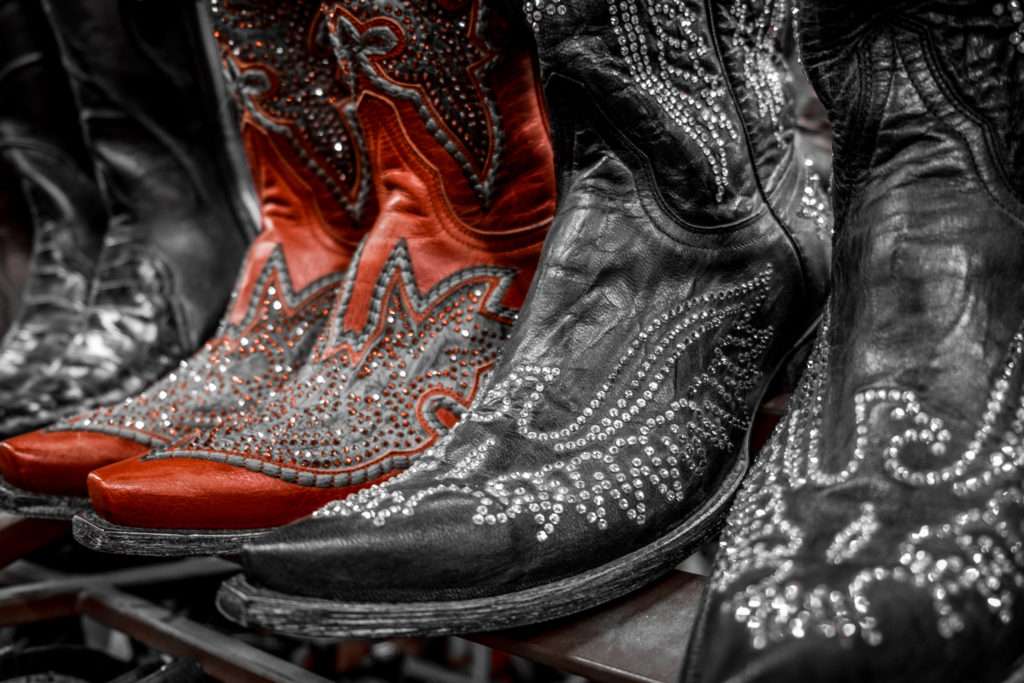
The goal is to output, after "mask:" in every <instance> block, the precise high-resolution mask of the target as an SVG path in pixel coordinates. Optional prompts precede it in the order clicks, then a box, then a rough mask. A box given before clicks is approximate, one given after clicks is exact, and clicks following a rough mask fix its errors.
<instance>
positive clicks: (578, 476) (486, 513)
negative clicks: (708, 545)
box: [314, 270, 772, 542]
mask: <svg viewBox="0 0 1024 683" xmlns="http://www.w3.org/2000/svg"><path fill="white" fill-rule="evenodd" d="M771 281H772V279H771V271H770V270H766V271H765V272H763V273H761V274H760V275H758V276H756V277H755V278H753V279H752V280H750V281H748V282H745V283H743V284H740V285H736V286H734V287H731V288H728V289H724V290H721V291H715V292H711V293H708V294H705V295H702V296H700V297H696V298H694V299H692V300H689V301H687V302H685V303H683V304H682V305H680V306H678V307H677V308H675V309H673V310H671V311H668V312H666V313H664V314H662V315H660V316H658V317H657V318H656V319H655V320H654V321H652V322H651V323H649V324H648V325H647V326H646V327H645V328H644V329H642V330H641V331H640V332H639V333H638V334H637V336H636V337H635V338H634V339H633V341H632V343H631V344H630V346H629V347H628V348H627V349H625V350H624V353H623V355H622V357H621V358H620V359H619V361H618V362H617V363H616V364H615V365H614V366H613V368H612V369H611V371H610V372H609V374H608V376H607V378H606V379H605V381H604V382H603V383H602V384H601V385H599V386H598V387H597V388H596V391H595V393H594V396H593V398H592V399H591V400H590V401H589V402H587V403H586V404H584V405H583V407H582V408H581V409H580V411H579V413H578V414H576V415H574V416H572V417H571V418H570V417H568V416H564V417H562V416H561V414H562V413H563V412H564V409H563V408H559V407H558V406H560V405H564V400H562V399H561V398H560V397H559V394H558V392H559V380H560V375H561V373H560V371H559V370H558V368H555V367H551V366H545V365H530V364H522V365H518V366H516V367H514V368H513V369H512V370H511V371H510V372H509V373H508V374H507V375H505V376H504V377H503V378H502V379H501V380H500V381H496V382H495V383H494V384H493V385H492V386H491V387H489V388H488V390H487V391H486V392H485V394H484V395H483V396H482V398H481V399H480V400H478V401H477V403H475V404H474V406H473V408H472V409H471V411H470V413H469V414H468V415H467V416H466V417H465V418H463V422H462V424H463V425H464V426H465V428H466V429H469V428H471V427H473V426H474V425H476V426H478V427H483V429H482V430H477V431H476V432H475V433H476V434H477V435H478V436H479V435H480V434H481V433H483V434H484V436H479V438H478V439H477V443H473V442H472V441H471V442H470V443H469V444H468V445H462V446H460V447H458V448H453V447H452V445H453V439H454V437H455V436H456V435H457V434H458V432H459V430H460V427H457V428H456V429H455V430H454V431H453V432H452V433H450V434H449V435H448V436H447V437H446V438H445V439H444V440H442V441H441V442H439V444H438V445H437V446H435V447H434V448H432V449H430V450H429V451H428V452H427V453H425V454H424V455H423V456H422V457H421V458H420V459H419V460H417V462H416V463H415V464H414V465H413V466H412V467H410V468H409V470H407V471H406V472H404V473H402V474H400V475H398V476H397V477H395V478H394V479H392V480H389V481H387V482H384V483H382V484H379V485H375V486H373V487H370V488H369V489H366V490H364V491H361V492H359V493H357V494H355V495H354V496H350V497H349V498H347V499H344V500H340V501H336V502H332V503H330V504H328V505H327V506H325V507H324V508H321V509H320V510H318V511H317V512H316V513H314V514H315V515H317V516H360V517H363V518H366V519H369V520H371V521H372V523H373V524H375V525H378V526H379V525H383V524H385V523H386V522H387V520H388V518H390V517H392V516H394V515H406V516H408V515H413V514H415V513H416V509H417V507H418V506H419V505H421V504H422V503H423V502H424V501H426V500H428V499H430V498H432V497H435V496H438V495H446V494H453V493H454V494H458V495H461V496H467V497H472V499H474V500H475V505H476V507H475V512H474V513H473V514H472V516H471V519H470V520H467V521H471V522H472V523H473V524H475V525H478V526H490V525H495V524H506V523H509V522H512V521H513V520H516V519H517V518H523V519H524V520H529V521H530V522H532V524H533V525H534V527H535V530H534V535H535V538H536V540H537V541H538V542H545V541H547V540H548V539H549V538H551V537H552V535H554V534H555V533H556V531H557V528H558V526H559V524H560V522H561V521H562V520H564V519H566V518H567V517H569V516H575V517H577V518H579V519H581V520H584V521H585V522H586V523H587V524H591V525H593V526H594V527H595V528H597V529H598V530H605V529H607V528H608V527H609V520H610V519H611V518H613V517H616V516H621V517H623V518H624V519H625V520H628V523H631V524H635V525H637V526H642V525H644V524H645V523H646V522H647V519H648V511H649V505H650V504H651V501H653V500H656V499H663V500H666V501H670V502H671V501H680V500H682V496H683V492H684V489H685V482H686V481H688V480H690V479H693V478H698V479H699V477H700V476H701V473H702V472H704V471H705V469H706V468H707V465H708V462H709V460H710V459H712V458H715V457H717V454H718V453H720V452H723V451H728V452H733V451H734V449H735V446H736V443H737V439H739V438H741V437H742V435H743V434H744V433H745V429H746V424H747V420H748V419H749V414H748V412H749V410H750V407H749V406H748V405H747V396H748V394H749V393H750V391H751V389H752V387H754V386H755V385H756V383H757V382H758V381H760V379H761V377H760V373H759V371H758V370H756V368H758V367H760V359H761V357H762V355H763V353H764V351H765V349H766V348H767V346H768V344H769V343H770V340H771V337H772V335H771V331H770V330H768V329H758V328H756V327H755V326H754V325H752V324H751V318H752V315H753V313H754V312H755V311H756V310H758V309H759V308H760V307H761V306H762V305H763V303H764V301H765V297H766V292H767V290H768V289H769V286H770V283H771ZM711 339H714V343H713V348H712V349H711V351H710V354H711V357H712V358H714V361H713V362H712V363H711V364H710V366H708V367H707V368H706V370H705V371H704V372H702V373H701V374H699V375H697V376H694V377H693V378H692V379H690V380H689V382H688V383H687V385H686V386H683V387H677V386H676V384H675V381H676V366H677V363H678V362H679V361H680V360H681V359H684V358H686V356H687V354H688V353H690V352H692V350H693V348H694V346H695V345H696V344H698V343H707V342H708V340H711ZM553 392H554V393H553ZM553 416H554V417H553ZM541 422H544V423H545V425H547V426H545V427H542V426H541V425H540V423H541ZM498 425H505V427H502V428H501V429H500V430H498V429H497V426H498ZM508 427H511V428H512V429H513V430H514V431H515V433H516V434H517V435H518V437H519V438H521V439H522V440H523V442H524V443H525V444H529V447H530V448H531V449H532V451H535V452H531V457H530V458H529V459H530V460H536V455H537V454H544V455H548V457H549V460H547V461H546V462H545V464H542V465H540V466H539V467H534V468H530V467H526V468H522V469H519V468H516V465H515V463H511V464H509V465H508V466H507V467H506V466H502V465H500V464H498V463H500V462H502V458H503V456H501V455H499V454H498V453H497V452H496V451H495V445H496V443H497V441H496V440H495V438H494V437H493V436H486V435H487V434H496V433H501V432H504V431H507V428H508ZM492 463H493V464H492ZM495 472H500V473H498V474H495ZM418 475H425V476H423V477H422V478H421V479H420V481H424V480H425V481H426V482H427V483H428V485H427V486H425V487H422V488H417V487H416V485H415V484H416V481H417V476H418ZM405 483H408V484H409V487H408V488H403V486H404V485H405Z"/></svg>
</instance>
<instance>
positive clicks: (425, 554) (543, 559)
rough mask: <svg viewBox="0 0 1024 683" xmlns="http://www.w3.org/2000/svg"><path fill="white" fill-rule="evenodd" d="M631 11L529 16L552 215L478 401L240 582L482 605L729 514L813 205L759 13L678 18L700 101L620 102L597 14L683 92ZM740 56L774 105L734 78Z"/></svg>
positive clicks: (815, 256) (605, 7)
mask: <svg viewBox="0 0 1024 683" xmlns="http://www.w3.org/2000/svg"><path fill="white" fill-rule="evenodd" d="M652 5H653V3H646V2H641V3H619V2H614V3H609V2H607V1H606V0H588V1H585V2H584V1H580V2H571V3H569V2H565V3H554V4H553V6H552V8H551V11H547V10H546V9H545V8H544V7H540V8H537V11H538V12H540V17H541V18H540V21H539V23H538V26H537V37H538V43H539V47H540V55H541V67H542V75H543V77H544V79H545V83H546V86H545V93H546V97H547V100H548V105H549V114H550V120H551V123H552V127H553V139H554V143H555V146H556V153H557V162H558V168H559V174H560V187H559V205H558V212H557V214H556V218H555V222H554V225H553V227H552V229H551V232H550V234H549V237H548V239H547V242H546V243H545V247H544V252H543V256H542V259H541V266H540V268H539V270H538V273H537V276H536V278H535V280H534V283H533V286H532V288H531V291H530V295H529V297H528V299H527V302H526V306H525V308H524V312H523V314H522V315H521V317H520V319H519V321H518V322H517V324H516V326H515V328H514V331H513V333H512V336H511V338H510V339H509V341H508V342H507V344H506V345H505V346H504V347H503V350H502V359H501V360H500V361H499V363H498V365H497V367H496V368H495V370H494V371H493V374H492V376H491V378H490V380H489V381H490V384H489V390H488V391H486V392H485V393H484V395H483V396H482V397H481V398H480V399H478V400H477V402H476V403H475V404H474V407H473V409H472V410H471V412H470V414H469V415H468V416H466V417H464V418H463V419H462V421H461V422H460V423H459V424H458V425H457V426H456V428H455V429H454V430H453V432H452V433H451V434H450V435H449V436H448V437H446V438H445V439H444V440H443V441H442V442H440V444H439V445H438V446H436V447H434V448H433V449H432V450H431V451H429V452H428V453H427V454H425V455H423V456H421V458H420V459H419V460H417V461H416V462H415V463H414V464H413V465H412V466H411V467H410V469H409V470H407V471H406V472H404V473H402V474H400V475H398V476H396V477H395V478H394V479H392V480H391V481H389V482H385V483H384V484H381V485H377V486H374V487H372V488H370V489H368V490H366V491H364V492H360V493H358V494H356V495H355V496H351V497H349V498H348V499H346V500H344V501H339V502H337V503H332V504H330V505H328V506H327V507H325V508H323V509H322V510H320V511H318V512H317V513H316V515H314V516H313V517H312V518H308V519H306V520H303V521H300V522H297V523H295V524H293V525H290V526H288V527H285V528H283V529H281V530H278V531H275V532H272V533H270V534H268V535H267V536H265V537H263V538H262V539H260V540H258V541H257V542H255V543H253V544H252V545H249V546H247V547H246V549H245V551H244V554H243V560H244V563H245V566H246V570H247V574H248V576H249V578H250V579H251V580H252V581H254V582H256V583H258V584H259V585H262V586H265V587H269V588H272V589H276V590H279V591H283V592H287V593H292V594H297V595H306V596H322V597H327V598H333V599H344V600H356V601H367V600H381V601H392V600H395V601H425V600H433V599H438V598H447V599H452V598H471V597H481V596H493V595H497V594H501V593H506V592H509V591H514V590H517V589H521V588H526V587H530V586H538V585H543V584H547V583H550V582H552V581H554V580H557V579H559V578H563V577H567V576H573V575H577V574H580V573H582V572H584V571H586V570H589V569H592V568H594V567H597V566H599V565H601V564H603V563H606V562H609V561H612V560H615V559H617V558H620V557H621V556H623V555H625V554H626V553H629V552H630V551H632V550H635V549H638V548H640V547H643V546H644V545H646V544H649V543H651V542H652V541H654V540H655V539H658V538H659V537H661V536H663V535H665V534H666V533H668V532H669V531H670V530H672V529H674V528H676V527H677V526H678V525H680V524H682V523H686V522H687V521H689V519H690V517H691V515H692V514H693V513H694V511H695V510H696V509H697V508H698V507H700V506H701V505H702V504H704V503H707V502H711V501H714V500H716V499H718V500H720V501H723V502H724V498H727V493H728V492H726V491H721V490H719V488H720V485H721V483H722V481H723V480H724V479H725V477H726V475H727V473H728V472H729V471H730V470H731V469H732V468H733V467H734V466H735V465H736V463H737V459H739V458H742V457H744V450H743V443H744V436H745V434H746V430H747V427H748V425H749V422H750V417H751V414H752V412H753V410H754V408H755V407H756V405H757V403H758V400H759V399H760V398H761V395H762V393H763V392H764V390H765V388H766V385H767V384H768V382H769V379H770V378H771V375H772V371H773V370H774V368H775V367H776V366H777V365H778V364H779V363H780V362H781V361H782V359H783V357H784V355H785V354H786V353H787V352H788V351H789V350H790V349H791V348H792V346H793V344H794V343H795V342H796V341H797V339H798V338H799V337H800V336H801V334H802V333H803V332H804V331H805V330H807V329H808V328H809V327H810V326H811V325H812V324H813V322H814V320H815V319H816V316H817V314H818V311H819V309H820V306H821V305H822V302H823V300H824V288H823V286H824V283H825V281H826V279H827V265H828V244H829V242H828V239H827V225H826V226H824V227H822V230H824V231H825V232H823V233H822V232H819V226H818V224H816V223H815V220H814V219H813V218H812V217H811V215H810V213H808V211H806V207H804V205H803V204H802V201H801V200H802V198H803V197H804V196H805V193H809V195H810V196H812V197H815V198H818V199H820V197H819V196H818V195H817V194H816V193H817V192H818V190H816V189H815V186H814V185H813V184H809V180H808V175H809V171H808V169H807V167H806V166H805V165H804V163H803V160H802V153H801V151H800V150H799V149H798V145H797V144H796V143H795V142H794V136H793V133H792V115H791V114H792V112H791V104H790V102H791V101H790V99H789V96H788V94H786V93H785V91H784V89H783V88H782V87H781V84H782V83H783V82H784V81H785V78H786V74H785V67H784V65H783V64H782V62H781V60H779V59H777V57H778V54H777V51H776V47H775V45H774V43H773V42H772V40H771V37H770V34H769V33H768V32H767V30H766V31H765V32H763V33H761V32H758V31H757V30H754V29H750V30H749V31H748V28H749V25H748V24H747V23H745V22H746V17H756V16H757V15H758V14H759V13H761V12H762V11H764V10H765V9H766V8H765V7H764V6H763V4H762V3H759V2H755V3H749V4H747V3H738V5H739V6H740V7H741V10H740V11H741V12H744V17H743V18H741V17H738V16H737V15H736V14H735V13H732V12H731V10H730V9H729V8H727V7H725V5H724V4H721V3H715V4H713V5H712V10H711V12H710V14H709V13H707V12H705V11H704V10H703V9H700V10H696V9H695V10H694V15H693V17H694V23H693V25H692V28H693V34H695V35H697V36H699V39H698V40H699V41H700V42H699V44H696V45H695V47H694V50H695V51H696V52H698V53H699V54H700V59H699V62H700V66H701V68H703V69H705V70H706V73H708V74H709V76H708V79H709V80H708V82H707V83H704V82H703V81H702V82H701V83H703V84H702V85H700V86H699V87H698V86H696V85H693V83H684V82H683V81H680V80H677V79H676V77H675V76H665V77H664V78H663V79H662V80H661V81H660V82H658V83H657V84H655V86H651V87H641V86H640V85H638V83H637V78H636V75H635V73H633V72H631V70H630V66H631V64H630V63H629V62H627V60H626V59H624V58H623V55H622V52H621V51H620V48H619V43H618V38H617V36H618V31H617V30H616V29H613V17H612V16H611V15H610V12H611V11H612V10H614V11H615V12H620V11H621V12H625V11H626V10H625V9H620V8H627V7H628V8H631V11H635V12H636V13H637V20H636V23H631V25H633V26H636V27H637V33H636V35H635V36H634V37H635V38H636V39H637V40H638V41H640V42H641V43H642V44H643V45H644V47H643V48H642V49H643V50H644V51H646V50H648V49H650V50H651V53H650V58H651V62H652V63H653V64H654V65H655V66H662V67H665V68H666V69H673V70H675V71H673V72H672V73H673V74H680V73H686V74H691V75H692V74H693V73H695V70H696V69H697V64H696V62H695V60H694V59H692V58H691V57H689V56H687V52H686V51H685V50H683V49H674V48H671V47H665V45H664V44H663V45H661V47H664V48H665V49H663V50H661V51H656V50H655V49H654V37H655V36H656V35H658V32H659V31H663V32H667V36H668V37H667V39H666V40H665V44H669V43H671V42H672V41H674V40H676V39H678V40H681V41H683V42H684V43H685V41H686V39H687V37H686V35H684V34H682V33H681V32H677V31H679V27H680V25H681V23H680V18H679V17H674V18H673V17H662V19H663V20H656V17H655V15H654V14H652V10H651V7H652ZM773 7H774V6H773ZM559 8H560V9H559ZM774 9H776V10H780V11H781V15H777V16H782V17H785V16H787V12H786V9H785V8H784V7H781V6H779V7H774ZM527 12H528V17H529V18H530V19H531V20H532V19H533V18H534V8H533V7H532V3H530V4H528V6H527ZM747 12H749V14H746V13H747ZM766 16H767V15H766ZM626 21H627V20H626V19H623V18H621V17H620V18H618V19H616V22H617V25H619V26H622V25H625V22H626ZM688 35H689V33H688ZM754 45H756V46H757V48H758V49H760V50H761V52H760V53H759V54H760V55H761V56H763V57H764V60H763V61H761V62H759V66H760V67H762V68H764V69H768V70H770V71H772V72H773V73H771V74H769V73H764V74H761V75H762V76H774V77H777V78H778V79H779V80H778V81H777V84H778V85H779V89H778V90H777V91H772V92H768V91H767V90H758V91H757V92H755V88H754V87H753V82H752V81H751V80H750V78H749V77H750V76H752V75H754V74H751V73H750V72H742V70H741V69H740V67H739V65H740V64H742V63H745V62H744V60H745V58H748V57H753V53H752V52H751V49H752V46H754ZM627 49H628V48H627ZM720 55H721V57H720ZM633 65H634V66H635V62H634V63H633ZM715 85H717V86H718V88H717V89H715V87H714V86H715ZM771 95H775V96H777V99H776V100H774V101H771V102H769V101H768V100H766V99H764V98H766V97H769V96H771ZM691 97H692V98H693V100H700V101H707V102H708V103H709V107H714V110H715V115H720V116H721V118H720V119H719V120H718V123H716V124H714V125H705V124H702V123H693V126H694V127H692V128H691V129H690V130H687V126H688V125H690V124H687V123H686V122H687V121H690V122H700V121H707V119H701V118H700V116H701V114H700V112H699V111H696V110H694V109H687V107H688V106H689V105H688V104H687V102H688V101H692V100H688V98H691ZM667 98H671V101H669V100H668V99H667ZM703 98H706V99H703ZM759 98H761V99H759ZM762 105H763V106H762ZM673 107H679V108H681V109H676V110H675V113H673V109H672V108H673ZM680 112H682V113H680ZM691 115H692V116H691ZM688 117H689V118H688ZM684 124H685V125H684ZM701 126H703V127H701ZM715 136H718V137H720V138H721V139H722V140H723V142H722V144H720V145H718V144H714V143H712V144H710V145H707V146H706V147H707V149H708V150H710V151H702V149H701V144H702V143H701V142H700V141H701V138H702V137H703V138H704V139H705V140H714V139H715ZM716 173H719V174H720V175H719V176H718V179H717V182H716V176H715V174H716ZM807 187H810V188H811V189H810V190H807V189H806V188H807ZM817 205H818V204H816V206H817ZM802 207H803V208H802ZM824 218H825V219H826V220H827V217H824ZM673 403H675V404H676V405H675V407H672V405H673ZM648 421H649V422H648ZM592 429H593V431H592ZM562 430H566V431H562ZM549 431H550V432H553V434H552V435H547V434H543V433H545V432H549ZM587 434H590V438H589V439H588V438H587V437H586V435H587ZM577 439H580V440H581V441H582V444H580V443H578V442H577V441H576V440H577ZM603 482H606V483H603ZM669 494H670V495H669ZM694 540H696V539H691V542H692V541H694Z"/></svg>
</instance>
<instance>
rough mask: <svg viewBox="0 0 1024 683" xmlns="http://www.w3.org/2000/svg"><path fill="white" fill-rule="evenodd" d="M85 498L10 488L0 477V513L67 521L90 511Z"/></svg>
mask: <svg viewBox="0 0 1024 683" xmlns="http://www.w3.org/2000/svg"><path fill="white" fill-rule="evenodd" d="M91 507H92V506H91V504H90V503H89V498H88V497H87V496H82V497H78V496H53V495H49V494H46V493H36V492H34V491H25V490H23V489H19V488H16V487H14V486H11V485H10V484H8V483H7V482H6V481H4V479H3V477H0V511H3V512H9V513H11V514H13V515H17V516H19V517H33V518H37V519H59V520H61V521H67V520H69V519H71V518H72V517H74V516H75V514H76V513H79V512H83V511H86V510H89V509H91Z"/></svg>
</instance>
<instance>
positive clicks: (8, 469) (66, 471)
mask: <svg viewBox="0 0 1024 683" xmlns="http://www.w3.org/2000/svg"><path fill="white" fill-rule="evenodd" d="M149 448H150V447H149V446H147V445H144V444H140V443H138V442H136V441H131V440H129V439H123V438H120V437H117V436H113V435H110V434H102V433H87V432H49V431H43V430H40V431H36V432H31V433H29V434H24V435H22V436H16V437H14V438H12V439H8V440H6V441H4V442H2V443H0V474H2V476H3V479H4V481H5V482H6V483H7V484H9V485H11V486H14V487H16V488H19V489H23V490H25V491H31V492H34V493H39V494H44V495H52V496H85V495H87V489H86V478H87V477H88V476H89V473H90V472H92V471H93V470H95V469H97V468H100V467H103V466H105V465H109V464H111V463H114V462H118V461H120V460H125V459H128V458H134V457H137V456H140V455H143V454H144V453H146V452H148V451H149ZM11 512H17V510H11Z"/></svg>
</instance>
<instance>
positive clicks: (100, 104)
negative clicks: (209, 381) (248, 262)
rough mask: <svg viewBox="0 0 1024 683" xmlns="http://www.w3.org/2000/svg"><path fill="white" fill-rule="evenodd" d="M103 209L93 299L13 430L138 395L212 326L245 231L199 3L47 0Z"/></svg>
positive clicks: (4, 419)
mask: <svg viewBox="0 0 1024 683" xmlns="http://www.w3.org/2000/svg"><path fill="white" fill-rule="evenodd" d="M43 4H44V7H45V9H46V11H47V13H48V15H49V18H50V23H51V26H52V28H53V29H54V31H55V33H56V34H57V38H58V42H59V44H60V48H61V58H62V60H63V61H64V63H65V64H66V65H67V72H68V74H69V75H70V77H71V79H72V88H73V91H74V94H75V100H76V102H77V104H78V115H79V118H80V123H81V125H82V128H83V130H84V131H85V134H86V141H87V145H88V154H89V160H90V161H91V165H92V167H93V169H94V170H95V174H96V177H97V180H98V183H99V186H100V190H101V193H102V199H103V204H104V206H105V208H106V210H107V213H108V224H107V229H106V233H105V236H104V240H103V247H102V251H101V253H100V255H99V260H98V263H97V265H96V271H95V273H94V275H93V283H92V288H91V292H90V298H89V301H88V306H87V307H86V310H84V311H83V313H82V314H81V315H82V320H81V321H80V322H79V327H78V329H76V331H75V334H74V336H73V337H71V339H70V340H69V341H68V342H67V343H66V344H65V345H64V348H63V349H62V350H61V351H60V353H59V354H54V356H53V357H52V358H51V359H50V365H49V366H48V367H47V368H46V369H45V371H42V372H34V373H33V377H32V378H31V381H29V382H28V383H27V384H26V385H25V386H23V387H22V388H21V389H19V391H18V392H17V394H15V395H12V396H9V397H8V398H7V399H6V400H5V401H4V404H3V405H2V406H0V434H3V435H14V434H18V433H21V432H25V431H28V430H29V429H31V428H34V427H38V426H42V425H45V424H47V423H49V422H52V421H54V420H55V419H57V418H59V417H62V416H65V415H68V414H74V413H75V412H79V411H81V410H83V409H85V408H88V407H91V406H94V405H97V404H103V403H110V402H114V401H118V400H121V399H123V398H125V397H126V396H129V395H131V394H134V393H137V392H139V391H141V390H142V389H144V388H145V387H146V386H147V385H149V384H150V383H152V382H153V381H154V380H156V379H158V378H159V377H161V376H162V375H163V374H164V373H165V372H166V371H167V370H169V369H170V368H171V367H173V366H174V365H175V364H176V363H178V362H179V361H180V360H181V359H182V358H184V357H186V356H188V355H189V354H191V353H192V352H194V351H195V350H196V349H197V348H198V347H199V346H200V345H201V344H202V342H203V340H205V339H206V338H208V337H209V335H210V334H211V333H212V332H213V331H214V330H215V329H216V324H217V320H218V318H219V316H220V313H221V312H222V311H223V308H224V306H225V305H226V303H227V301H228V298H229V297H230V294H231V285H232V283H233V281H234V277H235V274H236V272H237V268H238V266H239V265H240V264H241V260H242V256H243V255H244V252H245V249H246V247H247V246H248V244H249V242H250V241H251V237H252V233H253V232H254V229H253V228H254V226H251V225H250V224H249V217H248V216H247V215H243V213H242V211H241V209H240V204H239V203H236V202H235V198H237V197H239V196H240V195H241V194H242V192H243V191H242V190H241V189H240V186H239V184H238V183H239V179H238V178H237V177H235V176H234V175H233V174H232V173H231V171H230V169H229V168H227V166H226V164H227V157H228V154H227V153H226V152H225V150H226V148H227V145H228V144H231V143H229V142H228V138H227V137H226V136H227V135H228V134H227V132H226V131H223V130H221V129H220V128H219V125H218V120H219V119H218V110H217V106H218V105H217V102H216V98H215V97H214V95H213V91H212V85H211V82H212V81H211V76H212V73H208V72H209V71H211V65H210V64H208V63H207V60H206V55H205V48H204V47H203V46H202V43H201V42H200V41H201V40H206V39H208V37H206V36H200V35H198V33H197V32H198V26H197V22H198V14H197V11H198V10H197V7H196V6H194V5H193V4H191V3H188V2H182V1H180V0H176V1H174V2H168V3H162V2H154V3H139V2H134V1H128V0H118V1H117V2H93V3H90V2H68V1H64V0H53V2H44V3H43Z"/></svg>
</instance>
